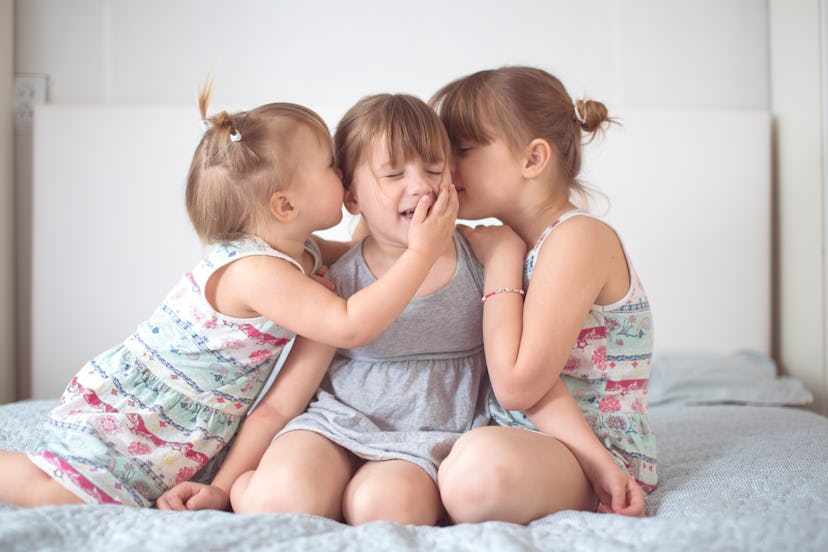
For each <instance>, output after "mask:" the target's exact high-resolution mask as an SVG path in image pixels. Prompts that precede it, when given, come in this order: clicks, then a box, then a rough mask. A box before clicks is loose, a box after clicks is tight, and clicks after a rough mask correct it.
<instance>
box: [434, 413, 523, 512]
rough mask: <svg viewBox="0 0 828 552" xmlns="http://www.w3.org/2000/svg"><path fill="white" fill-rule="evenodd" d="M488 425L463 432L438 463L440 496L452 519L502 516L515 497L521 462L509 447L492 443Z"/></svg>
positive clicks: (520, 474)
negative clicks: (444, 458) (440, 462)
mask: <svg viewBox="0 0 828 552" xmlns="http://www.w3.org/2000/svg"><path fill="white" fill-rule="evenodd" d="M489 429H490V428H481V430H475V431H479V433H474V432H472V433H469V434H465V435H463V436H462V437H461V438H460V439H459V440H458V441H457V443H456V444H455V445H454V448H453V449H452V451H451V454H449V456H448V458H446V460H445V461H444V462H443V464H442V465H441V466H440V470H439V474H438V481H439V486H440V496H441V498H442V500H443V505H444V507H445V508H446V511H447V513H448V515H449V516H450V517H451V519H452V520H453V521H454V522H456V523H462V522H479V521H486V520H492V519H502V517H503V516H502V510H504V508H508V505H509V503H510V501H511V500H514V498H515V488H516V486H517V485H518V484H519V482H520V480H521V478H522V470H521V466H520V464H519V462H517V461H516V459H515V458H513V457H512V456H511V455H510V454H509V452H510V451H509V449H501V448H499V447H498V448H494V447H493V446H492V445H494V444H495V443H493V439H492V438H493V437H494V438H496V436H495V435H490V433H491V432H488V431H487V430H489ZM491 429H495V430H496V429H499V428H491ZM495 451H496V453H495V454H493V452H495Z"/></svg>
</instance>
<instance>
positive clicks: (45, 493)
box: [0, 450, 83, 508]
mask: <svg viewBox="0 0 828 552" xmlns="http://www.w3.org/2000/svg"><path fill="white" fill-rule="evenodd" d="M0 474H2V477H0V502H7V503H10V504H16V505H18V506H25V507H27V508H33V507H36V506H46V505H50V504H82V503H83V501H82V500H81V499H80V498H78V497H77V496H75V494H74V493H72V492H71V491H69V490H68V489H67V488H66V487H64V486H63V485H61V484H60V483H58V482H57V481H55V480H54V479H52V478H51V477H49V476H48V475H47V474H46V472H44V471H43V470H41V469H40V468H38V467H37V466H35V465H34V464H32V461H31V460H29V457H28V456H26V455H25V454H24V453H22V452H11V451H7V450H0Z"/></svg>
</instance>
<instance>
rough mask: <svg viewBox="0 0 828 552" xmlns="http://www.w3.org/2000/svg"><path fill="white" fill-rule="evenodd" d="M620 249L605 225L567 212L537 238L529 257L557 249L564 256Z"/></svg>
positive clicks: (582, 214) (613, 232) (585, 215)
mask: <svg viewBox="0 0 828 552" xmlns="http://www.w3.org/2000/svg"><path fill="white" fill-rule="evenodd" d="M620 245H621V238H620V236H619V234H618V232H617V231H616V230H615V228H613V227H612V226H611V225H610V224H609V223H608V222H606V221H604V220H602V219H601V218H599V217H597V216H595V215H593V214H591V213H587V212H585V211H570V212H569V213H566V215H564V216H562V217H561V218H560V219H558V220H557V221H555V222H554V223H553V224H552V225H550V226H549V227H548V228H547V229H546V230H545V231H544V232H543V233H542V234H541V236H540V238H539V239H538V241H537V243H536V244H535V246H534V247H533V248H532V249H531V250H530V252H529V253H530V254H539V253H541V252H542V251H544V250H549V249H557V250H559V251H560V252H561V253H564V254H568V253H571V252H572V251H573V250H575V251H580V252H582V253H583V254H587V255H588V254H589V253H598V251H599V250H604V249H605V248H617V247H619V246H620ZM544 246H546V247H544ZM565 252H568V253H565Z"/></svg>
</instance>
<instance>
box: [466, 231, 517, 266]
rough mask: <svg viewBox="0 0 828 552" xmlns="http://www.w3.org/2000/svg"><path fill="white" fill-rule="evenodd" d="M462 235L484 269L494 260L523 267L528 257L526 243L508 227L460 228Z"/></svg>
mask: <svg viewBox="0 0 828 552" xmlns="http://www.w3.org/2000/svg"><path fill="white" fill-rule="evenodd" d="M458 229H459V230H460V233H461V234H463V237H464V238H466V240H467V241H468V242H469V245H471V247H472V250H473V251H474V256H475V257H477V260H478V261H480V264H482V265H483V266H484V267H485V266H488V265H489V263H491V262H492V261H493V260H494V259H497V260H498V262H502V263H513V262H515V263H517V265H521V264H522V263H523V258H524V256H525V255H526V243H525V242H524V241H523V239H521V237H520V236H518V235H517V234H516V233H515V232H514V230H512V229H511V228H510V227H508V226H506V225H498V226H477V227H475V228H469V227H468V226H460V227H458Z"/></svg>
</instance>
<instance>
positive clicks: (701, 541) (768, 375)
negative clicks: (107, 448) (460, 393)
mask: <svg viewBox="0 0 828 552" xmlns="http://www.w3.org/2000/svg"><path fill="white" fill-rule="evenodd" d="M652 384H653V385H652V389H651V395H650V398H651V403H652V406H651V415H652V422H653V426H654V428H655V430H656V432H657V435H658V448H659V463H660V468H659V469H660V477H661V481H660V484H659V486H658V488H657V489H656V490H655V491H654V492H653V493H652V494H651V495H649V496H648V497H647V501H646V505H647V517H645V518H641V519H633V518H624V517H620V516H615V515H609V514H595V513H586V512H570V511H567V512H561V513H558V514H555V515H550V516H547V517H544V518H542V519H539V520H537V521H534V522H532V523H530V524H529V525H527V526H522V525H515V524H510V523H499V522H488V523H479V524H461V525H455V526H446V527H417V526H401V525H397V524H393V523H387V522H375V523H370V524H367V525H363V526H359V527H351V526H348V525H345V524H341V523H337V522H335V521H331V520H328V519H325V518H321V517H316V516H310V515H300V514H272V515H236V514H232V513H229V512H218V511H202V512H165V511H160V510H154V509H143V510H141V509H132V508H128V507H121V506H70V507H43V508H36V509H31V510H27V509H22V508H17V507H13V506H8V505H0V549H2V550H26V551H32V550H107V551H113V552H114V551H118V550H156V549H159V548H163V549H166V550H176V549H178V550H183V549H185V548H187V549H190V548H192V549H196V550H205V551H207V550H233V551H235V552H243V551H248V550H250V551H253V550H394V551H405V550H432V551H437V550H453V551H454V550H497V551H511V550H514V551H524V550H525V551H529V550H591V551H593V550H671V551H673V550H774V551H775V550H790V549H794V550H826V549H828V418H825V417H823V416H819V415H817V414H814V413H813V412H809V411H807V410H804V409H802V408H800V407H799V406H800V405H802V404H806V403H807V402H808V401H809V400H810V398H811V396H810V393H809V392H808V391H807V390H806V389H805V388H804V387H803V386H802V384H801V383H800V382H799V381H798V380H795V379H793V378H786V377H777V376H776V367H775V366H774V364H773V362H771V361H770V359H768V358H767V357H766V356H764V355H763V354H761V353H757V352H753V351H741V352H737V353H734V354H728V355H722V354H711V353H673V354H664V355H661V356H659V357H657V358H656V360H655V362H654V371H653V379H652ZM53 404H54V401H52V400H45V399H42V400H30V401H21V402H17V403H13V404H9V405H4V406H0V448H2V449H8V450H25V449H26V448H27V447H30V446H31V445H32V444H33V443H34V441H35V439H36V438H37V434H38V432H39V427H40V424H41V422H42V420H43V417H44V415H45V413H46V412H47V411H48V409H49V408H50V407H51V406H52V405H53Z"/></svg>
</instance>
